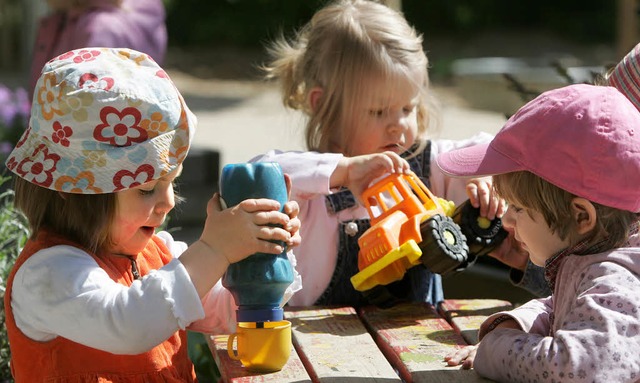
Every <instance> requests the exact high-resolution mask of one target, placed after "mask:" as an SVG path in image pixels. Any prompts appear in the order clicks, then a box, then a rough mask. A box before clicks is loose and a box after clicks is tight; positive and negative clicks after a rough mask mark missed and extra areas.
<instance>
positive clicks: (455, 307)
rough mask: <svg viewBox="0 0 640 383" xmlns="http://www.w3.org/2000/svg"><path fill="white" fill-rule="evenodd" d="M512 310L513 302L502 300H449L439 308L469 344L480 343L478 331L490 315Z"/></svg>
mask: <svg viewBox="0 0 640 383" xmlns="http://www.w3.org/2000/svg"><path fill="white" fill-rule="evenodd" d="M512 308H513V305H512V304H511V302H508V301H504V300H500V299H447V300H445V301H444V302H442V303H441V304H440V306H439V307H438V309H439V311H440V314H441V315H442V316H443V317H445V318H446V319H447V321H449V323H451V325H452V326H453V328H454V329H455V330H456V331H457V332H458V333H459V334H460V335H462V337H463V338H464V340H465V342H467V343H468V344H476V343H478V329H479V328H480V325H481V324H482V322H484V320H485V319H486V318H487V317H488V316H489V315H491V314H494V313H496V312H498V311H505V310H511V309H512Z"/></svg>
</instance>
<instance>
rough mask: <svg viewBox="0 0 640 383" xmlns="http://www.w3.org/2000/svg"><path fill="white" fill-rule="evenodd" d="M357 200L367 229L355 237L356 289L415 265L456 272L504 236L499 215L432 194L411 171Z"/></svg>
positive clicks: (394, 276) (390, 177)
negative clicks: (366, 215) (486, 214)
mask: <svg viewBox="0 0 640 383" xmlns="http://www.w3.org/2000/svg"><path fill="white" fill-rule="evenodd" d="M362 199H363V201H364V203H365V207H366V208H367V211H368V213H369V217H370V218H371V227H370V228H369V229H368V230H367V231H366V232H365V233H364V234H363V235H362V236H361V237H360V238H359V239H358V245H359V246H360V253H359V254H358V269H359V270H360V272H358V273H357V274H356V275H354V276H353V277H351V283H352V284H353V286H354V288H355V289H356V290H358V291H366V290H369V289H371V288H373V287H375V286H376V285H386V284H389V283H391V282H393V281H396V280H399V279H401V278H402V277H403V275H404V274H405V273H406V271H407V269H409V268H411V267H413V266H416V265H418V264H420V263H423V264H424V265H425V266H427V267H428V268H429V269H430V270H431V271H433V272H435V273H439V274H447V273H450V272H452V271H455V270H461V269H463V268H465V267H467V266H468V265H470V264H472V263H473V262H474V261H475V258H476V257H477V256H478V255H483V254H486V253H487V252H489V251H491V250H492V249H493V248H495V246H497V245H498V244H499V243H500V242H501V241H502V240H503V239H504V238H505V237H506V232H505V231H504V230H503V229H502V225H501V222H500V220H499V219H495V220H493V221H489V220H487V219H484V218H480V217H478V215H477V209H474V208H473V207H472V206H471V205H470V204H468V203H467V204H464V205H461V206H460V208H458V209H456V208H455V205H454V204H453V202H451V201H447V200H444V199H442V198H438V197H436V196H434V195H433V194H432V193H431V191H430V190H429V189H428V188H427V187H426V186H425V185H424V183H422V181H421V180H420V179H419V178H418V177H417V176H416V175H415V174H414V173H409V174H398V173H393V174H390V175H388V176H387V177H385V178H384V179H382V180H380V181H378V182H376V183H375V184H374V185H372V186H371V187H369V188H368V189H367V190H366V191H365V192H364V193H363V194H362ZM474 214H475V215H474ZM452 217H454V218H452ZM454 219H455V221H454ZM456 221H457V222H458V223H463V224H464V226H465V230H463V229H462V228H461V227H460V226H459V225H458V223H456ZM463 231H464V233H463ZM465 234H466V236H465ZM467 237H470V239H471V242H472V243H471V248H472V251H473V252H472V253H470V251H469V245H468V243H467Z"/></svg>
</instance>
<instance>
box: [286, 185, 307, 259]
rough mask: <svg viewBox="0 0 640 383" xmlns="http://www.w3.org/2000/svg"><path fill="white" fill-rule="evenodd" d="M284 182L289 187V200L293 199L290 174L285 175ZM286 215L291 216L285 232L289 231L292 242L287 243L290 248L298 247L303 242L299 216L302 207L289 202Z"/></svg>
mask: <svg viewBox="0 0 640 383" xmlns="http://www.w3.org/2000/svg"><path fill="white" fill-rule="evenodd" d="M284 182H285V185H286V186H287V198H291V177H289V175H288V174H285V175H284ZM283 211H284V213H285V214H286V215H288V216H289V219H290V221H289V225H287V226H285V230H287V231H288V232H289V233H290V234H291V240H289V242H287V246H288V247H296V246H298V245H300V243H301V242H302V238H301V237H300V233H299V230H300V219H299V218H298V214H299V213H300V206H299V205H298V203H297V202H296V201H288V202H287V203H285V204H284V209H283Z"/></svg>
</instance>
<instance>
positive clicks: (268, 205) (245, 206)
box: [238, 198, 280, 213]
mask: <svg viewBox="0 0 640 383" xmlns="http://www.w3.org/2000/svg"><path fill="white" fill-rule="evenodd" d="M238 206H239V207H240V208H241V209H242V210H244V211H246V212H247V213H256V212H259V211H272V210H280V203H279V202H278V201H276V200H273V199H267V198H257V199H246V200H244V201H242V202H240V203H239V204H238Z"/></svg>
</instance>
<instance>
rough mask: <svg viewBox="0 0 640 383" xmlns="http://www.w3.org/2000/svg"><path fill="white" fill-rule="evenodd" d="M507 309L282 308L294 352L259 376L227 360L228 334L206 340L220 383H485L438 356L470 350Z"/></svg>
mask: <svg viewBox="0 0 640 383" xmlns="http://www.w3.org/2000/svg"><path fill="white" fill-rule="evenodd" d="M510 308H511V304H510V303H509V302H507V301H502V300H493V299H480V300H466V299H465V300H447V301H445V302H444V303H443V304H442V305H441V306H440V307H439V308H438V310H436V309H435V308H433V307H432V306H429V305H426V304H403V305H398V306H395V307H393V308H390V309H379V308H377V307H365V308H362V309H360V310H358V311H356V310H354V309H353V308H352V307H287V308H286V311H285V318H286V319H287V320H289V321H291V324H292V326H291V328H292V335H293V347H294V348H293V350H292V352H291V357H290V358H289V361H288V363H287V364H286V365H285V367H284V368H283V369H282V370H281V371H278V372H275V373H269V374H261V373H255V372H251V371H247V370H246V369H245V368H243V367H242V365H241V363H240V362H239V361H235V360H232V359H231V358H229V356H228V355H227V336H226V335H220V336H211V337H208V339H209V345H210V348H211V351H212V353H213V355H214V360H215V361H216V364H217V365H218V369H219V371H220V373H221V375H222V382H225V383H232V382H233V383H250V382H296V383H298V382H314V383H315V382H323V383H324V382H336V383H337V382H350V381H358V382H366V381H371V382H385V383H386V382H409V383H410V382H416V383H418V382H436V383H437V382H446V383H450V382H486V381H488V380H486V379H483V378H480V377H479V376H478V375H477V374H476V373H475V371H473V370H462V369H460V367H450V366H447V365H446V363H445V362H444V361H443V358H444V356H445V355H447V354H449V353H450V352H451V351H453V350H455V349H456V348H461V347H464V346H465V345H467V344H474V343H475V342H474V339H475V341H477V336H476V337H475V338H474V333H475V332H477V329H478V327H479V326H480V323H481V322H482V319H483V318H486V317H487V316H488V315H490V314H492V313H494V312H497V311H502V310H507V309H510Z"/></svg>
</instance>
